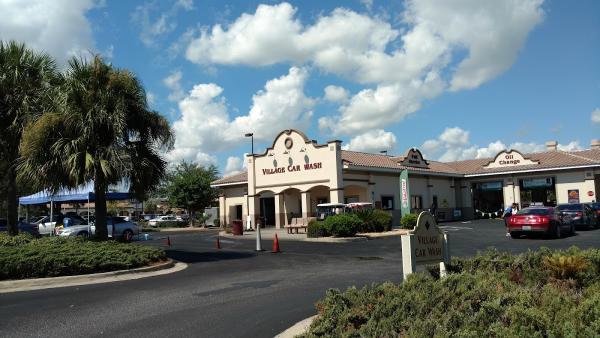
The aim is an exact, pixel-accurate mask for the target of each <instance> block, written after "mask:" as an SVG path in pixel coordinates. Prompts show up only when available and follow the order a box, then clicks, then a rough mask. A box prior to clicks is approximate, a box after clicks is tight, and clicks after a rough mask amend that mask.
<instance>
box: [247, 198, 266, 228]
mask: <svg viewBox="0 0 600 338" xmlns="http://www.w3.org/2000/svg"><path fill="white" fill-rule="evenodd" d="M258 203H259V201H258V196H250V195H248V215H249V216H250V220H251V221H252V228H253V229H256V219H257V217H258V214H259V212H260V209H258V208H259V204H258ZM261 225H264V224H261Z"/></svg>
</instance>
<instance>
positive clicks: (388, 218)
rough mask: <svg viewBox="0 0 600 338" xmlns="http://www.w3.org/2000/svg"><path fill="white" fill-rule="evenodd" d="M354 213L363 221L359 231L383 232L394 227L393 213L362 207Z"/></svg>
mask: <svg viewBox="0 0 600 338" xmlns="http://www.w3.org/2000/svg"><path fill="white" fill-rule="evenodd" d="M354 214H355V215H356V216H357V217H358V218H359V219H360V220H361V221H362V224H361V225H360V226H359V227H358V232H382V231H390V230H391V229H392V215H390V214H389V213H388V212H386V211H383V210H378V209H370V208H369V209H367V208H365V209H360V210H357V211H355V212H354Z"/></svg>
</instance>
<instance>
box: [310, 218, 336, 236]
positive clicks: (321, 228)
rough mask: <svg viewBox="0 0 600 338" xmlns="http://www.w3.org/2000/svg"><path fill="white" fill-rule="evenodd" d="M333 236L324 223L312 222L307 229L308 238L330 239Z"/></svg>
mask: <svg viewBox="0 0 600 338" xmlns="http://www.w3.org/2000/svg"><path fill="white" fill-rule="evenodd" d="M328 236H331V234H330V233H329V232H328V231H327V227H326V226H325V223H324V222H321V221H316V220H312V221H310V222H309V223H308V227H307V228H306V237H308V238H317V237H328Z"/></svg>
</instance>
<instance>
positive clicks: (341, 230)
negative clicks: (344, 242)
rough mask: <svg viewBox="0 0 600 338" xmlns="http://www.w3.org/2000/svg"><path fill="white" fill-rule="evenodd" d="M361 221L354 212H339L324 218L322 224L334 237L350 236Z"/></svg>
mask: <svg viewBox="0 0 600 338" xmlns="http://www.w3.org/2000/svg"><path fill="white" fill-rule="evenodd" d="M361 224H362V221H361V220H360V218H358V216H356V215H355V214H339V215H333V216H329V217H327V218H326V219H325V222H324V226H325V229H326V231H327V232H328V233H330V234H331V235H333V236H335V237H352V236H354V235H356V232H358V228H359V227H360V226H361Z"/></svg>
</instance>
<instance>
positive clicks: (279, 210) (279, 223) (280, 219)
mask: <svg viewBox="0 0 600 338" xmlns="http://www.w3.org/2000/svg"><path fill="white" fill-rule="evenodd" d="M283 203H284V202H283V193H279V194H275V229H281V228H282V227H283V226H284V225H285V210H284V208H283Z"/></svg>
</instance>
